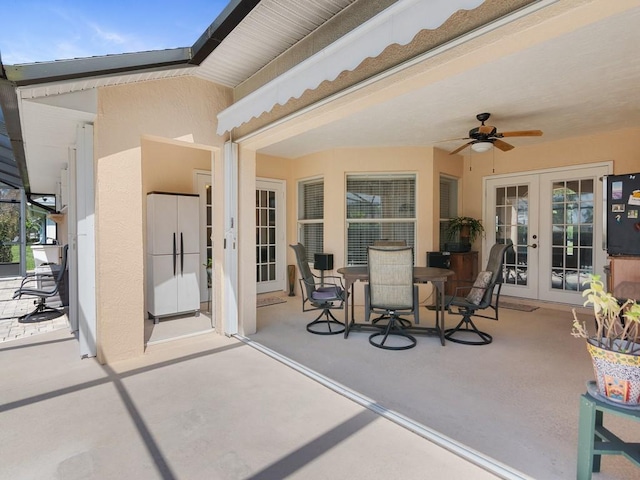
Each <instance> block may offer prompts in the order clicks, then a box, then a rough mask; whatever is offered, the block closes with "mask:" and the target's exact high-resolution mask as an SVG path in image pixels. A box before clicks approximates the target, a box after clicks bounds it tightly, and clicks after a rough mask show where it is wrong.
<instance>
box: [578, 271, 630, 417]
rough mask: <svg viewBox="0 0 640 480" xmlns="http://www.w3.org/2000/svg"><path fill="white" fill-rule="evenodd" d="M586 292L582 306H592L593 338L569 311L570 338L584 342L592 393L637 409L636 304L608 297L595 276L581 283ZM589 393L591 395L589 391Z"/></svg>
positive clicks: (609, 295) (583, 323)
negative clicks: (592, 375)
mask: <svg viewBox="0 0 640 480" xmlns="http://www.w3.org/2000/svg"><path fill="white" fill-rule="evenodd" d="M584 284H585V285H586V284H588V285H589V288H588V289H586V290H585V291H584V292H583V293H582V296H583V297H587V300H586V301H585V303H584V305H585V306H587V305H593V313H594V316H595V334H593V335H591V334H590V333H589V331H588V329H587V326H586V324H585V322H580V320H578V317H577V315H576V311H575V309H573V328H572V331H571V334H572V335H573V336H574V337H579V338H585V339H586V340H587V350H588V351H589V353H590V354H591V359H592V361H593V368H594V373H595V375H596V382H595V383H596V385H595V387H597V390H595V391H594V392H593V393H594V394H595V396H596V397H600V398H601V399H604V400H606V401H609V402H612V403H615V404H616V405H620V406H626V407H634V408H638V407H640V304H638V303H637V302H636V301H635V300H626V301H624V302H620V301H618V299H617V298H615V297H614V296H613V295H612V294H611V293H608V292H607V291H606V290H605V288H604V284H603V283H602V282H601V281H600V276H599V275H590V276H589V278H588V279H587V280H586V281H585V282H584ZM590 393H592V392H591V391H590Z"/></svg>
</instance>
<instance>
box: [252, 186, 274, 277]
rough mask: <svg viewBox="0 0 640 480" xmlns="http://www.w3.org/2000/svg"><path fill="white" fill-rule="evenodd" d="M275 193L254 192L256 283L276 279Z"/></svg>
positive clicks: (272, 191) (267, 191)
mask: <svg viewBox="0 0 640 480" xmlns="http://www.w3.org/2000/svg"><path fill="white" fill-rule="evenodd" d="M276 250H277V249H276V192H275V191H274V190H256V281H257V282H258V283H260V282H269V281H273V280H275V279H276Z"/></svg>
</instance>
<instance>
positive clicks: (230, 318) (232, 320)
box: [222, 142, 238, 335]
mask: <svg viewBox="0 0 640 480" xmlns="http://www.w3.org/2000/svg"><path fill="white" fill-rule="evenodd" d="M224 178H225V182H224V269H223V270H224V285H223V288H224V294H223V299H224V300H223V306H222V308H223V310H222V318H223V325H224V327H223V328H224V333H225V335H234V334H236V333H238V145H237V144H235V143H233V142H226V143H225V144H224Z"/></svg>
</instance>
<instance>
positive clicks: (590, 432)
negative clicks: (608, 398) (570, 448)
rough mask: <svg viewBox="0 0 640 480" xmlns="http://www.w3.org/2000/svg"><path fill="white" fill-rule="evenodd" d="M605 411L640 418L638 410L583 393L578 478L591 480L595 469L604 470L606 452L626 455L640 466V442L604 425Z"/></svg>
mask: <svg viewBox="0 0 640 480" xmlns="http://www.w3.org/2000/svg"><path fill="white" fill-rule="evenodd" d="M605 413H608V414H613V415H618V416H620V417H623V418H626V419H629V420H635V421H640V410H638V409H628V408H624V407H617V406H615V405H612V404H609V403H605V402H603V401H601V400H598V399H596V398H594V397H592V396H591V395H589V394H588V393H585V394H583V395H582V396H581V397H580V422H579V425H578V475H577V479H578V480H590V479H591V474H592V472H599V471H600V459H601V456H602V455H624V456H625V457H626V458H627V459H629V460H630V461H631V462H633V463H634V464H635V465H636V466H638V467H640V443H626V442H624V441H622V440H621V439H620V438H618V437H617V436H616V435H615V434H613V433H612V432H610V431H609V430H607V429H606V428H605V427H604V425H603V416H604V414H605Z"/></svg>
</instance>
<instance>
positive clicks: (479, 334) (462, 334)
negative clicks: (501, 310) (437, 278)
mask: <svg viewBox="0 0 640 480" xmlns="http://www.w3.org/2000/svg"><path fill="white" fill-rule="evenodd" d="M510 248H513V245H512V244H511V243H506V244H504V243H496V244H495V245H494V246H493V247H491V251H490V252H489V260H488V261H487V267H486V268H485V270H483V271H481V272H480V273H478V276H477V277H476V280H475V282H474V283H473V285H469V286H462V287H456V290H455V292H454V295H453V296H446V297H445V307H446V308H447V311H448V313H449V314H452V315H461V316H462V319H461V320H460V322H459V323H458V324H457V325H456V326H455V327H454V328H448V329H446V330H445V334H444V336H445V338H446V339H447V340H450V341H452V342H456V343H463V344H465V345H487V344H489V343H491V342H492V341H493V337H492V336H491V335H489V334H488V333H486V332H483V331H480V330H479V329H478V328H477V327H476V325H475V324H474V323H473V320H472V317H479V318H487V319H489V320H498V307H499V302H500V290H501V289H502V266H503V263H504V255H505V253H506V251H507V250H509V249H510ZM454 307H455V308H456V309H457V310H456V311H454V310H453V309H454ZM485 311H487V312H489V313H484V312H485ZM479 312H483V313H479Z"/></svg>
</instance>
